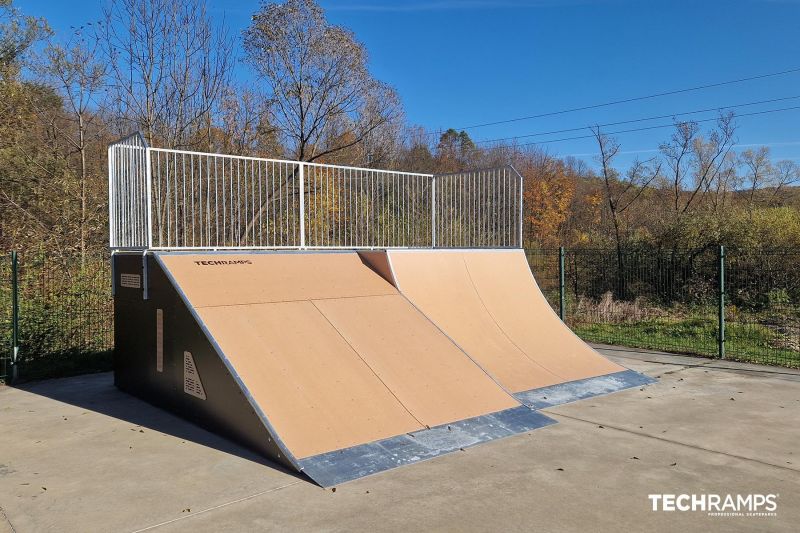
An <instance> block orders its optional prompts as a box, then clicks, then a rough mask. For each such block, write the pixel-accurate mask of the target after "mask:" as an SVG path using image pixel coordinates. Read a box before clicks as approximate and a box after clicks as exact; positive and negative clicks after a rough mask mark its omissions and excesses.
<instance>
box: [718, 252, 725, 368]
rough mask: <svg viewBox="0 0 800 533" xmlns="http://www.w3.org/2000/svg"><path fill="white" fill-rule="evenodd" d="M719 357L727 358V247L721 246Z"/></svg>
mask: <svg viewBox="0 0 800 533" xmlns="http://www.w3.org/2000/svg"><path fill="white" fill-rule="evenodd" d="M718 292H719V312H718V318H719V326H718V329H719V332H718V333H719V334H718V338H717V342H718V343H719V358H720V359H725V247H724V246H722V245H720V246H719V288H718Z"/></svg>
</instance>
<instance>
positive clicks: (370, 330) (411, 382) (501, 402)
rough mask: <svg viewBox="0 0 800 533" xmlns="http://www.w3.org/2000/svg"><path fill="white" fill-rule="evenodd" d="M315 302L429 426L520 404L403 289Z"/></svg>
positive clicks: (374, 369)
mask: <svg viewBox="0 0 800 533" xmlns="http://www.w3.org/2000/svg"><path fill="white" fill-rule="evenodd" d="M314 305H316V306H317V307H318V308H319V309H320V310H321V311H322V313H323V314H324V315H325V317H326V318H327V319H328V320H329V321H330V322H331V324H333V325H334V327H335V328H336V329H337V330H338V331H339V332H340V333H341V334H342V336H343V337H344V338H345V339H346V340H347V342H348V343H349V344H350V345H351V346H352V347H353V348H354V349H355V350H356V351H357V352H358V354H359V355H360V356H361V357H362V358H363V359H364V361H365V362H366V363H367V364H368V365H369V366H370V368H372V369H373V371H374V372H375V373H376V374H377V375H378V377H380V379H381V381H383V383H385V384H386V386H387V387H388V388H389V389H390V390H391V391H392V392H393V393H394V395H395V396H396V397H397V398H398V399H399V400H400V402H402V403H403V405H405V406H406V408H408V410H409V411H410V412H411V413H412V414H413V415H414V417H415V418H416V419H417V420H419V421H420V422H422V423H423V424H425V425H427V426H436V425H440V424H446V423H449V422H454V421H457V420H463V419H465V418H471V417H475V416H480V415H484V414H488V413H494V412H497V411H500V410H503V409H508V408H511V407H517V406H519V403H518V402H517V401H516V400H514V399H513V398H512V397H511V396H509V395H508V394H507V393H506V392H505V391H504V390H503V389H502V388H501V387H500V386H499V385H498V384H497V383H495V382H494V381H493V380H492V379H491V378H490V377H489V376H487V375H486V373H485V372H484V371H483V370H482V369H481V368H480V367H478V365H476V364H475V363H474V362H473V361H471V360H470V359H469V358H468V357H467V356H466V355H465V354H464V353H463V352H462V351H461V350H460V349H458V347H457V346H455V345H454V344H453V343H452V342H451V341H450V340H449V339H448V338H447V337H445V336H444V335H443V334H442V333H441V331H439V330H438V329H437V328H436V326H434V325H433V324H432V323H431V322H430V321H429V320H428V319H427V318H425V316H424V315H422V313H420V312H419V311H417V310H416V309H415V308H414V307H413V306H412V305H411V304H410V303H408V301H407V300H406V299H405V298H403V297H402V296H401V295H399V294H398V295H394V296H373V297H365V298H347V299H337V300H324V301H316V302H314Z"/></svg>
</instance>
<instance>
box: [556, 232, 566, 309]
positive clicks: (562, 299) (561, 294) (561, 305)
mask: <svg viewBox="0 0 800 533" xmlns="http://www.w3.org/2000/svg"><path fill="white" fill-rule="evenodd" d="M564 277H565V276H564V247H563V246H559V247H558V316H560V317H561V321H562V322H566V320H565V319H566V310H567V301H566V291H565V290H564V285H565V283H564Z"/></svg>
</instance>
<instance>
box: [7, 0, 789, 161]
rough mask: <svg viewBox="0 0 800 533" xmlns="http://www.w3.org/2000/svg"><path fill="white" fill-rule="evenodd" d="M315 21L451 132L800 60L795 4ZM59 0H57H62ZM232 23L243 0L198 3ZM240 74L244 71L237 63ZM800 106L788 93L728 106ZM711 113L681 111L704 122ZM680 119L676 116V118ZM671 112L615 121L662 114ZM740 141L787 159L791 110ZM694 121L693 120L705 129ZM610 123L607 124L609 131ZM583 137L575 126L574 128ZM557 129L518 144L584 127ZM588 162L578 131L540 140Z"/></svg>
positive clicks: (748, 86)
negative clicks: (340, 28) (364, 54)
mask: <svg viewBox="0 0 800 533" xmlns="http://www.w3.org/2000/svg"><path fill="white" fill-rule="evenodd" d="M100 2H101V0H97V1H95V0H81V1H80V5H81V9H76V8H75V6H76V5H77V4H78V2H74V3H68V2H64V1H63V0H17V2H15V3H16V5H18V6H19V7H20V8H22V9H23V11H24V12H26V13H28V14H34V15H41V16H45V17H46V18H47V19H48V20H49V21H50V23H51V25H52V26H53V27H54V29H55V30H56V31H57V32H63V31H68V29H69V27H70V26H71V25H79V24H81V23H83V22H85V21H87V20H92V19H96V18H98V16H99V15H98V13H99V10H100V5H101V3H100ZM320 3H321V5H322V6H323V7H324V8H325V9H326V11H327V14H328V18H329V20H331V21H332V22H334V23H336V24H341V25H344V26H347V27H349V28H350V29H351V30H353V31H354V32H355V34H356V35H357V37H358V38H359V39H360V40H361V41H362V42H364V43H365V44H366V46H367V49H368V50H369V53H370V62H371V68H372V71H373V73H374V74H375V76H376V77H378V78H379V79H381V80H383V81H386V82H388V83H390V84H392V85H393V86H394V87H395V88H396V89H397V90H398V92H399V94H400V96H401V98H402V99H403V103H404V107H405V111H406V116H407V120H408V121H409V122H410V123H413V124H420V125H423V126H425V127H427V128H429V129H439V128H448V127H456V128H461V127H465V126H470V125H474V124H481V123H485V122H493V121H500V120H506V119H512V118H516V117H521V116H529V115H536V114H542V113H548V112H552V111H559V110H562V109H569V108H575V107H582V106H587V105H593V104H599V103H603V102H608V101H614V100H620V99H627V98H632V97H637V96H643V95H649V94H653V93H661V92H668V91H671V90H677V89H683V88H688V87H693V86H698V85H706V84H712V83H716V82H723V81H727V80H734V79H741V78H747V77H752V76H758V75H762V74H768V73H773V72H779V71H785V70H790V69H796V68H800V38H798V36H799V35H800V0H728V1H711V0H696V1H694V2H684V1H650V0H639V1H633V0H584V1H581V0H563V1H557V0H497V1H490V0H408V1H402V0H327V1H321V2H320ZM68 4H69V5H68ZM208 4H209V6H210V9H211V13H212V14H213V16H215V17H222V16H224V17H225V20H226V21H227V23H228V24H229V25H230V26H231V29H232V31H233V32H234V33H235V34H238V33H239V32H240V31H241V30H242V29H244V28H245V27H246V26H247V24H248V22H249V18H250V15H251V14H252V13H253V12H254V11H255V10H256V9H257V8H258V2H257V1H255V0H208ZM240 72H241V76H246V75H247V74H246V69H244V68H241V69H240ZM790 96H800V72H795V73H792V74H787V75H782V76H775V77H770V78H765V79H761V80H755V81H750V82H744V83H737V84H732V85H726V86H722V87H716V88H711V89H706V90H701V91H694V92H687V93H682V94H677V95H671V96H667V97H661V98H654V99H648V100H642V101H638V102H633V103H628V104H621V105H614V106H608V107H603V108H599V109H593V110H586V111H581V112H575V113H567V114H562V115H557V116H551V117H543V118H539V119H532V120H525V121H518V122H512V123H506V124H500V125H496V126H491V127H483V128H474V129H469V130H468V131H469V133H470V135H472V137H473V138H474V139H476V140H480V139H494V138H500V137H509V136H516V135H526V134H531V133H539V132H547V131H552V130H562V129H569V128H581V127H586V126H588V125H590V124H604V123H608V122H618V121H625V120H633V119H639V118H644V117H651V116H658V115H671V114H674V113H681V112H686V111H693V110H698V109H709V108H717V107H725V106H729V105H736V104H742V103H749V102H754V101H763V100H769V99H777V98H786V97H790ZM797 106H800V98H798V99H794V100H785V101H781V102H774V103H768V104H761V105H755V106H749V107H744V108H739V109H737V110H736V111H737V113H738V114H743V113H752V112H757V111H761V110H769V109H780V108H786V107H797ZM714 116H715V113H714V112H707V113H701V114H697V115H691V117H692V118H695V119H707V118H713V117H714ZM682 118H686V117H682ZM670 122H671V120H670V119H660V120H653V121H649V122H642V123H636V124H630V125H624V126H618V127H616V129H617V130H621V129H630V128H636V127H642V126H655V125H659V124H669V123H670ZM738 124H739V130H738V140H739V143H740V144H741V145H743V146H744V145H751V144H754V145H761V144H765V145H769V146H770V148H771V150H772V156H773V159H775V160H778V159H794V160H796V161H800V109H795V110H791V111H784V112H778V113H771V114H764V115H760V116H753V117H741V118H740V119H739V120H738ZM708 125H709V124H704V125H703V126H706V127H707V126H708ZM608 130H609V131H615V128H612V127H609V128H608ZM585 133H588V130H585ZM585 133H584V132H570V133H561V134H555V135H550V136H539V137H533V138H530V139H527V140H526V141H524V142H533V141H543V140H547V139H560V138H564V137H574V136H579V135H583V134H585ZM669 134H670V130H669V129H668V128H662V129H652V130H648V131H641V132H632V133H626V134H620V135H619V136H618V138H619V141H620V143H621V144H622V150H623V154H622V156H621V157H620V159H619V164H621V165H625V164H627V163H629V162H630V160H632V159H633V158H634V157H640V158H648V157H651V156H653V155H655V152H654V150H655V149H657V147H658V144H659V143H660V142H661V141H663V140H665V139H667V138H668V136H669ZM542 146H543V147H544V148H546V149H547V150H548V151H549V152H551V153H553V154H555V155H576V156H578V157H581V158H583V159H585V160H587V162H590V163H591V162H592V158H593V154H594V153H595V146H594V144H593V142H592V141H591V140H589V139H578V140H570V141H563V142H553V143H546V144H542Z"/></svg>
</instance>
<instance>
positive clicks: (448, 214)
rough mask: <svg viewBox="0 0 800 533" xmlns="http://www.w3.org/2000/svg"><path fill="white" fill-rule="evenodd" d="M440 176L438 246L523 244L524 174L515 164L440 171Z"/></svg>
mask: <svg viewBox="0 0 800 533" xmlns="http://www.w3.org/2000/svg"><path fill="white" fill-rule="evenodd" d="M435 179H436V212H435V217H436V246H438V247H442V248H516V247H520V246H521V237H522V236H521V235H520V231H519V228H521V224H522V222H521V219H520V217H521V206H522V204H521V202H522V198H521V194H522V187H521V177H520V175H519V174H518V173H517V171H516V170H514V169H513V168H512V167H501V168H495V169H487V170H473V171H466V172H458V173H455V174H440V175H437V176H436V177H435Z"/></svg>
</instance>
